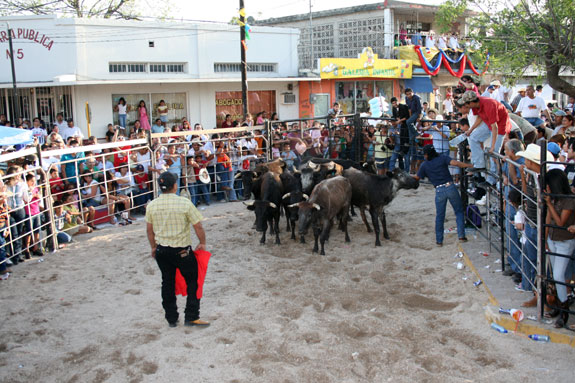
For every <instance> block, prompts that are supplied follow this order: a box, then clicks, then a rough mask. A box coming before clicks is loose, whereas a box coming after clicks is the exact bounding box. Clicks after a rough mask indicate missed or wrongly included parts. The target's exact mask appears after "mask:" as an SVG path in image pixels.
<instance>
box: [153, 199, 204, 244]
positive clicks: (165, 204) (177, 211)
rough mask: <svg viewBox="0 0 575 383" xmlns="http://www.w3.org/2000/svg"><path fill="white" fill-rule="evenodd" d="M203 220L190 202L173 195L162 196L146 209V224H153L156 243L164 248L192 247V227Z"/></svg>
mask: <svg viewBox="0 0 575 383" xmlns="http://www.w3.org/2000/svg"><path fill="white" fill-rule="evenodd" d="M202 219H203V217H202V215H201V214H200V212H199V211H198V209H196V207H195V206H194V204H193V203H192V202H190V200H188V199H186V198H184V197H179V196H177V195H176V194H173V193H169V194H161V195H160V197H158V198H157V199H155V200H153V201H152V202H150V204H149V205H148V207H147V209H146V222H148V223H151V224H152V226H153V228H154V235H155V237H156V243H157V244H159V245H162V246H169V247H186V246H191V244H192V237H191V234H190V226H192V225H195V224H196V223H198V222H200V221H201V220H202Z"/></svg>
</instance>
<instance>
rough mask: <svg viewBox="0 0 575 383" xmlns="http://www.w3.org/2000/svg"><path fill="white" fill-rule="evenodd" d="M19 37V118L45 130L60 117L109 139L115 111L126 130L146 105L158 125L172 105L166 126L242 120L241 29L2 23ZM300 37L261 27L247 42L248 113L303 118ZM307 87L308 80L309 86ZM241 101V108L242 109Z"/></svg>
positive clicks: (5, 56)
mask: <svg viewBox="0 0 575 383" xmlns="http://www.w3.org/2000/svg"><path fill="white" fill-rule="evenodd" d="M0 21H1V22H2V23H6V22H7V23H9V26H10V28H11V29H12V31H13V34H12V37H13V46H14V56H15V59H16V60H15V66H16V79H17V87H18V93H19V100H20V102H19V104H20V111H19V113H17V115H18V116H19V117H23V118H27V119H32V118H33V117H36V116H39V117H40V118H42V119H43V120H44V121H46V122H47V123H51V122H53V121H54V120H55V117H56V114H57V113H60V112H61V113H63V114H64V117H65V118H73V119H74V121H75V123H76V125H77V126H79V127H80V128H81V129H82V130H83V131H84V132H85V133H86V134H87V126H88V121H87V117H86V109H87V108H86V105H89V110H90V111H91V124H90V125H91V134H92V135H96V136H99V137H101V136H103V134H104V132H105V130H106V126H107V124H108V123H111V122H114V123H117V122H118V119H117V115H116V113H114V111H113V107H114V105H116V103H117V100H118V99H119V98H120V97H124V98H125V99H126V100H127V103H128V104H129V105H130V106H131V110H132V111H131V112H130V113H129V115H128V125H130V124H131V123H133V121H135V120H136V119H138V118H139V115H138V112H137V108H136V105H137V104H138V102H139V101H140V100H144V101H145V103H146V105H147V107H148V112H149V113H148V114H149V118H150V123H151V124H153V120H155V118H156V117H157V111H156V108H155V106H156V105H157V104H158V102H159V101H160V100H165V102H166V103H167V105H168V107H169V114H168V124H167V125H168V126H172V125H176V124H179V123H180V121H181V118H182V117H187V118H188V120H189V121H190V123H192V124H193V123H195V122H201V123H202V124H203V125H204V127H205V128H213V127H215V126H216V125H218V126H219V124H220V123H221V118H223V116H224V114H225V113H230V114H232V115H234V116H237V118H240V114H241V109H242V106H241V76H240V72H239V70H240V41H239V26H237V25H229V24H219V23H201V24H189V23H173V22H170V23H166V22H141V21H118V20H103V19H69V18H65V19H64V18H57V17H55V16H20V17H5V18H1V19H0ZM4 30H5V29H4V28H3V29H2V30H1V31H0V48H1V49H2V60H0V113H1V114H5V115H7V117H8V119H9V120H11V119H12V118H13V116H14V105H13V90H12V75H11V69H10V60H9V53H8V52H9V51H8V38H7V37H8V35H7V33H6V32H4ZM298 38H299V30H298V29H293V28H273V27H255V28H252V32H251V39H250V40H248V42H247V45H248V51H247V61H248V65H249V67H248V82H249V85H248V86H249V91H250V95H249V107H250V113H252V114H254V115H255V113H257V112H260V111H263V110H265V111H266V112H268V113H270V112H278V113H279V116H280V117H281V118H282V119H289V118H297V117H298V102H299V100H298V91H297V89H298V87H297V85H298V81H299V80H300V79H299V78H298V77H297V75H298V56H297V44H298ZM305 80H306V81H309V79H307V78H306V79H305ZM238 100H239V103H240V104H238Z"/></svg>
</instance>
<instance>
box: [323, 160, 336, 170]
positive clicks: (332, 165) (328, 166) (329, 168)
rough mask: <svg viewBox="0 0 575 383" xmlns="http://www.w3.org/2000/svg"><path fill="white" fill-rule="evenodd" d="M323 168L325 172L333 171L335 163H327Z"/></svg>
mask: <svg viewBox="0 0 575 383" xmlns="http://www.w3.org/2000/svg"><path fill="white" fill-rule="evenodd" d="M325 167H326V168H327V170H333V169H334V168H335V162H333V161H331V162H328V163H327V164H325Z"/></svg>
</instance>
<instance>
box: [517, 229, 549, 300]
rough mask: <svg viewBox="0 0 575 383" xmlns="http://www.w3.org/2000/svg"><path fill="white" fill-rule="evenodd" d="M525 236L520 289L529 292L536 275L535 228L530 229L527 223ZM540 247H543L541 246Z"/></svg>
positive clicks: (533, 284)
mask: <svg viewBox="0 0 575 383" xmlns="http://www.w3.org/2000/svg"><path fill="white" fill-rule="evenodd" d="M525 235H526V236H527V242H526V243H525V246H524V250H525V254H524V255H523V258H522V259H521V264H522V265H521V269H522V273H523V278H522V280H521V288H522V289H523V290H527V291H531V290H533V287H534V286H535V276H536V275H537V227H532V226H531V225H530V224H529V223H526V224H525ZM541 246H545V245H544V244H542V245H541Z"/></svg>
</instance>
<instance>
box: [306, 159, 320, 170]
mask: <svg viewBox="0 0 575 383" xmlns="http://www.w3.org/2000/svg"><path fill="white" fill-rule="evenodd" d="M307 166H308V167H309V168H310V169H313V170H316V169H317V168H318V167H319V165H318V164H316V163H315V162H313V161H310V162H308V163H307Z"/></svg>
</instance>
